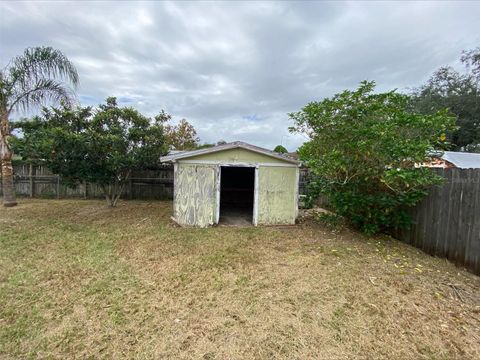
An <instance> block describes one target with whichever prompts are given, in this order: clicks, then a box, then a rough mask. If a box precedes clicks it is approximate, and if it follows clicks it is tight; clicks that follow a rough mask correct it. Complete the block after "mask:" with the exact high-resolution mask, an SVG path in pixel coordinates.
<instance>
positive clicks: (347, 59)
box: [0, 1, 480, 150]
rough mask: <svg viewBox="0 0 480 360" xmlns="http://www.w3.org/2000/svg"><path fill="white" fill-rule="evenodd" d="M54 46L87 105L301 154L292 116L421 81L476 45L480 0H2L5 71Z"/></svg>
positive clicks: (1, 62) (206, 136)
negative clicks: (132, 111) (32, 51)
mask: <svg viewBox="0 0 480 360" xmlns="http://www.w3.org/2000/svg"><path fill="white" fill-rule="evenodd" d="M29 46H53V47H54V48H57V49H60V50H61V51H63V52H64V53H65V54H66V55H67V56H68V57H69V58H70V60H72V61H73V62H74V64H75V65H76V66H77V69H78V72H79V75H80V81H81V86H80V88H79V89H78V97H79V100H80V102H81V104H82V105H97V104H99V103H101V102H102V101H103V100H104V99H105V98H106V97H107V96H116V97H117V98H118V99H119V100H120V101H119V102H120V104H121V105H128V106H133V107H135V108H137V109H139V110H140V111H141V112H142V113H144V114H146V115H155V114H156V113H158V112H159V111H160V110H161V109H165V110H166V111H167V112H168V113H170V114H172V115H174V118H175V119H176V120H177V121H178V120H179V119H181V118H186V119H187V120H188V121H190V122H191V123H193V124H194V126H195V127H196V129H197V131H198V133H199V135H200V137H201V140H202V141H203V142H216V141H218V140H220V139H223V140H226V141H234V140H243V141H247V142H251V143H253V144H256V145H260V146H265V147H268V148H273V147H274V146H275V145H276V144H280V143H283V145H285V146H286V147H287V148H288V149H289V150H295V149H296V147H297V146H298V145H300V144H301V143H302V141H303V138H302V137H301V136H299V135H292V134H289V133H288V126H289V125H291V123H290V122H289V119H288V116H287V113H288V112H290V111H296V110H299V109H300V108H301V107H302V106H304V105H306V104H307V103H308V102H309V101H312V100H320V99H322V98H323V97H328V96H331V95H333V94H334V93H335V92H338V91H340V90H343V89H346V88H350V89H352V88H355V87H356V86H357V85H358V83H359V82H360V81H362V80H364V79H368V80H375V81H376V82H377V84H378V89H379V90H389V89H393V88H398V89H400V90H406V89H407V88H410V87H414V86H417V85H419V84H421V83H422V82H424V81H425V80H426V79H427V78H428V77H429V76H430V75H431V73H432V72H433V71H434V70H435V69H436V68H438V67H439V66H442V65H448V64H450V65H453V66H458V58H459V57H460V54H461V51H462V50H463V49H470V48H474V47H477V46H480V2H473V1H471V2H458V1H457V2H452V3H449V2H433V1H430V2H418V3H416V2H403V3H400V2H398V3H387V2H369V3H358V2H345V3H340V2H312V1H309V2H262V3H259V2H228V3H221V2H208V3H199V2H191V3H189V2H145V3H139V2H100V1H90V2H81V3H80V2H59V1H51V2H41V1H32V2H19V1H16V2H4V1H3V2H0V66H1V67H3V66H5V65H6V64H7V63H8V60H9V59H10V58H11V57H13V56H15V55H17V54H20V53H21V52H22V51H23V49H24V48H26V47H29Z"/></svg>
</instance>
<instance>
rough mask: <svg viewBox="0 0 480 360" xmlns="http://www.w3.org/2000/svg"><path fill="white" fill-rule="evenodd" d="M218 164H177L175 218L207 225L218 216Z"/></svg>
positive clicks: (196, 224) (184, 221)
mask: <svg viewBox="0 0 480 360" xmlns="http://www.w3.org/2000/svg"><path fill="white" fill-rule="evenodd" d="M217 168H218V167H217V166H210V165H186V164H181V163H180V164H179V165H178V166H177V169H176V171H175V192H174V202H175V219H176V221H177V222H178V223H179V224H182V225H192V226H199V227H206V226H209V225H212V224H214V223H215V222H216V217H217V199H216V198H217V171H218V170H217Z"/></svg>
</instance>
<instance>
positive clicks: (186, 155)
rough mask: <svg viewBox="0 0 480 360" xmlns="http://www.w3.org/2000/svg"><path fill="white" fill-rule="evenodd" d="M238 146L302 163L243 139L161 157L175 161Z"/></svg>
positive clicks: (286, 160)
mask: <svg viewBox="0 0 480 360" xmlns="http://www.w3.org/2000/svg"><path fill="white" fill-rule="evenodd" d="M238 148H240V149H245V150H249V151H253V152H256V153H258V154H262V155H266V156H270V157H272V158H275V159H279V160H283V161H285V162H288V163H291V164H300V162H299V161H297V160H295V159H292V158H290V157H288V156H285V155H282V154H279V153H276V152H274V151H271V150H268V149H264V148H262V147H259V146H255V145H251V144H247V143H245V142H243V141H234V142H231V143H228V144H223V145H217V146H213V147H211V148H207V149H199V150H193V151H183V152H178V153H174V154H170V155H167V156H162V157H161V158H160V161H161V162H174V161H176V160H180V159H187V158H191V157H195V156H199V155H204V154H212V153H216V152H220V151H225V150H230V149H238Z"/></svg>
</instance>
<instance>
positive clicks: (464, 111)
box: [412, 48, 480, 152]
mask: <svg viewBox="0 0 480 360" xmlns="http://www.w3.org/2000/svg"><path fill="white" fill-rule="evenodd" d="M461 61H462V63H463V64H464V65H465V67H466V72H465V73H459V72H458V71H456V70H454V69H453V68H451V67H442V68H440V69H438V70H437V71H436V72H435V73H434V74H433V76H432V77H431V78H430V79H429V80H428V81H427V83H426V84H424V85H422V86H420V87H419V88H417V89H414V90H413V94H412V105H413V108H414V110H415V111H418V112H420V113H422V114H433V113H434V112H436V111H438V110H439V109H444V108H448V109H449V110H450V112H451V114H452V115H453V116H455V117H456V124H457V129H455V130H453V131H451V132H449V133H448V134H447V137H448V139H449V140H450V141H451V142H452V144H453V146H454V149H455V150H459V151H471V152H480V48H477V49H475V50H468V51H464V52H463V55H462V57H461Z"/></svg>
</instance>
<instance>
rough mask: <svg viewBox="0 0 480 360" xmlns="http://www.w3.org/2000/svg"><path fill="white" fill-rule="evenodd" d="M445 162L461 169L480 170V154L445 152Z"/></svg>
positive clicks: (443, 157)
mask: <svg viewBox="0 0 480 360" xmlns="http://www.w3.org/2000/svg"><path fill="white" fill-rule="evenodd" d="M441 158H442V159H443V160H446V161H448V162H450V163H452V164H453V165H455V166H456V167H457V168H460V169H479V168H480V154H479V153H467V152H458V151H445V152H444V153H443V155H442V156H441Z"/></svg>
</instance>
